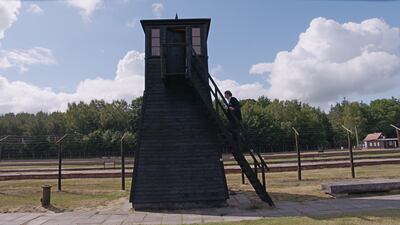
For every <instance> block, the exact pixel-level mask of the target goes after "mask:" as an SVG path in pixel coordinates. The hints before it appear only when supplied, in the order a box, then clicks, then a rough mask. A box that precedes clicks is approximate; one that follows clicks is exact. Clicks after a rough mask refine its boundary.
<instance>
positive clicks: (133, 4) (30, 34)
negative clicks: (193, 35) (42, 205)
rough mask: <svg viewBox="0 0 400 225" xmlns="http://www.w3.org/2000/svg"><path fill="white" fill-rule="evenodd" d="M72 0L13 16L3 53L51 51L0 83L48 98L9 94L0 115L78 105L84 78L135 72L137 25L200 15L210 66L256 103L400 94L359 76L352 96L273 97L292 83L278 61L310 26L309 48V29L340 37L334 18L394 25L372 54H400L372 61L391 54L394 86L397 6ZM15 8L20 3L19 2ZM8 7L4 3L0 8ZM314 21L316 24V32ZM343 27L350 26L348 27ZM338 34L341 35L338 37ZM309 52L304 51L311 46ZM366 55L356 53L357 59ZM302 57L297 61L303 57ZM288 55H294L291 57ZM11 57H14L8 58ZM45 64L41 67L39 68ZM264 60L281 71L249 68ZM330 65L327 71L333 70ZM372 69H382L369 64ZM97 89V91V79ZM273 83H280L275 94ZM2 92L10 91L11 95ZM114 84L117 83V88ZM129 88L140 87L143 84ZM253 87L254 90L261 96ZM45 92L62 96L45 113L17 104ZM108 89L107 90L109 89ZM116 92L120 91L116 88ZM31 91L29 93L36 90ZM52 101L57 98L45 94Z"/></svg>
mask: <svg viewBox="0 0 400 225" xmlns="http://www.w3.org/2000/svg"><path fill="white" fill-rule="evenodd" d="M1 1H3V3H0V8H1V7H4V8H7V7H8V8H10V6H9V5H7V3H6V2H12V1H13V0H1ZM71 1H72V3H71ZM73 1H76V0H65V1H62V0H58V1H22V3H21V5H20V6H19V7H17V9H16V10H14V12H15V15H16V18H15V19H14V20H12V19H11V20H10V21H12V22H10V25H9V26H5V27H3V30H4V32H5V34H4V37H3V38H2V39H0V43H1V45H0V51H3V55H7V54H8V53H9V52H13V51H14V52H15V51H19V52H25V51H28V50H29V49H34V48H36V47H38V48H43V49H46V51H47V50H48V51H49V52H47V53H45V54H44V53H43V52H42V53H40V54H41V56H43V54H44V55H45V57H39V59H37V60H36V61H35V62H32V63H29V64H28V63H25V64H24V65H22V66H21V64H18V63H17V62H16V63H14V65H13V66H10V65H9V66H1V63H0V78H1V77H3V82H7V85H8V87H9V89H10V90H18V88H21V87H16V86H17V85H18V84H17V82H23V84H24V85H26V87H28V88H25V89H30V88H32V90H33V91H38V92H40V91H42V93H41V94H37V93H34V94H32V95H34V96H36V95H37V97H35V98H32V99H24V98H22V97H20V96H18V98H17V97H16V98H15V99H14V100H13V101H11V100H10V98H13V97H15V96H14V95H18V93H12V94H10V91H7V93H8V95H9V96H8V97H7V99H8V100H10V101H8V100H7V99H1V97H0V113H4V112H7V111H14V112H18V111H37V110H44V111H54V110H63V109H65V101H71V99H72V100H88V99H89V97H87V96H85V97H79V96H78V97H77V96H75V97H74V98H72V97H65V96H68V95H73V94H74V93H76V92H77V89H79V87H78V86H79V84H82V82H84V81H85V80H90V81H92V80H95V79H96V78H99V79H103V80H110V81H112V80H115V79H117V78H116V77H118V76H119V75H118V71H117V66H118V64H119V63H120V65H121V67H118V68H121V70H122V68H123V67H124V66H126V67H127V68H128V67H129V66H130V65H129V62H132V60H129V59H130V58H129V57H128V53H129V52H131V53H132V51H134V53H135V54H130V56H131V57H134V56H133V55H136V56H138V58H140V57H142V56H140V53H142V52H143V51H144V50H143V48H144V35H143V31H142V29H141V27H140V24H139V22H138V21H139V20H140V19H152V18H158V17H161V18H173V17H174V16H175V13H178V15H179V17H180V18H197V17H200V18H211V19H212V22H211V31H210V35H209V46H208V47H209V64H210V66H211V68H212V71H213V75H214V76H215V77H216V79H217V80H218V81H219V82H220V85H221V86H222V87H223V88H230V89H233V90H234V91H235V90H237V91H236V93H238V96H239V97H240V98H247V97H251V98H255V97H257V95H261V94H265V95H271V96H272V97H280V96H282V99H292V98H295V97H293V96H299V99H300V100H302V101H305V102H310V103H311V104H313V105H317V106H321V107H323V108H326V107H327V105H329V104H331V103H332V102H335V101H340V100H341V98H343V97H347V98H350V99H354V100H364V101H369V100H371V99H374V98H377V97H391V96H392V95H393V96H395V97H400V96H399V95H398V94H397V93H399V92H398V91H399V90H398V89H397V88H396V87H393V86H390V85H389V84H387V85H386V86H385V83H383V84H381V85H380V86H379V87H368V88H365V89H363V88H361V89H359V90H358V89H357V87H358V86H359V85H362V84H361V83H362V82H360V80H355V81H354V83H353V85H355V87H354V88H353V89H354V90H355V91H353V92H352V91H349V90H352V87H348V88H347V89H346V90H343V92H338V93H334V94H332V96H327V97H319V96H321V95H325V93H322V94H321V93H320V92H318V91H316V92H310V93H307V94H305V95H304V96H303V95H301V93H303V92H302V90H301V89H300V90H296V91H297V92H295V91H293V93H292V92H290V93H283V94H280V93H277V91H273V90H274V89H275V90H276V89H282V88H283V89H287V88H289V89H290V87H291V86H287V85H286V86H285V85H282V84H281V83H282V82H285V81H292V80H293V79H294V78H293V77H287V79H283V80H279V79H280V78H279V77H284V76H285V75H282V74H279V71H282V69H279V68H280V67H278V65H280V63H279V62H281V61H282V60H281V61H279V60H277V59H278V58H277V54H278V53H279V52H284V51H288V52H291V51H292V50H293V49H294V48H295V46H296V45H298V44H299V35H300V34H301V33H303V32H306V30H307V29H309V28H311V29H310V35H309V37H308V38H309V39H308V40H309V41H310V42H313V40H314V39H313V38H316V40H317V41H318V40H321V39H320V38H321V37H320V36H321V35H320V36H318V35H312V32H311V31H313V29H315V30H316V32H317V33H318V34H323V33H321V32H322V31H321V30H318V29H320V28H321V27H325V28H323V29H326V30H328V31H326V32H334V31H337V30H338V29H339V28H337V26H336V25H334V26H330V25H332V24H331V23H330V22H329V21H334V22H336V23H337V24H338V25H343V24H345V23H349V22H352V23H355V24H361V23H362V22H363V21H367V20H370V19H373V18H376V19H377V20H378V22H377V23H375V22H376V21H375V22H371V23H370V25H368V26H367V27H370V26H378V27H379V26H386V25H387V26H388V30H384V31H382V33H383V34H382V35H381V36H385V37H386V35H385V32H386V33H387V32H389V33H390V35H392V36H393V38H392V39H389V40H388V42H390V43H391V45H392V46H391V47H388V48H385V47H382V48H383V50H382V49H378V50H374V52H381V51H383V52H386V53H388V54H389V55H390V56H394V58H393V57H392V58H391V57H386V56H387V55H385V56H377V55H375V56H374V57H379V59H381V58H382V59H386V58H387V60H389V61H390V62H388V64H390V63H391V64H390V65H392V66H393V68H390V72H388V75H387V77H386V81H387V83H391V82H389V81H390V80H392V81H395V80H396V81H397V79H399V76H400V72H399V71H400V70H399V68H398V66H399V65H398V57H399V55H400V54H399V51H400V50H399V46H398V44H397V40H398V39H397V38H399V39H400V37H399V36H398V33H397V31H398V30H396V29H398V28H399V27H400V13H399V10H400V1H344V0H342V1H333V0H331V1H317V0H314V1H312V0H279V1H278V0H275V1H274V0H271V1H261V0H259V1H238V0H233V1H211V0H203V1H187V0H186V1H184V0H168V1H166V0H164V1H147V0H81V1H85V2H87V4H86V3H85V4H83V5H82V4H80V3H76V2H75V3H74V2H73ZM14 2H19V1H18V0H16V1H14ZM4 3H5V5H3V6H1V4H4ZM91 4H92V5H91ZM33 5H34V6H33ZM90 7H92V8H90ZM85 10H86V11H85ZM2 13H3V14H4V12H2V11H0V16H1V14H2ZM6 16H7V15H6ZM319 17H322V18H325V19H326V20H317V19H316V18H319ZM313 20H315V26H314V27H312V26H310V23H311V21H313ZM0 24H1V23H0ZM371 24H372V25H371ZM364 28H365V26H364ZM364 28H363V29H364ZM0 29H1V25H0ZM321 29H322V28H321ZM340 29H341V28H340ZM343 29H347V28H346V26H344V28H343ZM368 29H369V28H368ZM0 31H1V30H0ZM392 31H393V32H392ZM324 32H325V31H324ZM340 32H342V31H338V33H339V34H340ZM351 32H353V33H354V32H355V34H357V32H358V31H355V30H351ZM342 33H343V32H342ZM349 35H350V34H349ZM360 35H361V34H360ZM371 35H373V34H371ZM322 36H323V35H322ZM332 36H333V37H336V35H335V34H333V35H332ZM374 37H375V36H374ZM374 37H372V38H367V39H366V40H367V41H366V42H368V41H370V42H371V43H364V45H363V46H361V47H360V48H363V49H364V47H365V46H373V45H376V46H378V45H380V44H378V42H379V43H381V41H377V39H376V38H374ZM329 40H330V39H329ZM340 41H343V38H338V39H334V38H332V40H330V41H329V43H331V44H332V46H334V45H336V44H337V45H342V44H343V43H339V42H340ZM299 46H300V45H299ZM307 46H309V45H307ZM380 46H381V45H380ZM300 47H301V46H300ZM305 48H306V49H307V47H305ZM388 49H389V50H388ZM36 50H37V49H36ZM310 51H311V52H313V53H315V54H316V55H318V54H319V52H318V51H319V50H315V51H316V52H314V50H310ZM368 51H369V50H368ZM25 53H26V52H25ZM325 53H326V52H323V53H321V54H325ZM328 53H329V51H328ZM328 53H326V54H328ZM296 54H297V53H296ZM329 54H335V55H331V56H330V57H333V58H335V59H336V58H337V57H342V56H343V54H341V53H340V52H339V53H338V52H335V53H329ZM361 55H363V54H362V53H360V55H357V54H356V55H353V58H356V57H358V56H361ZM301 56H304V55H301ZM0 57H1V56H0ZM3 57H6V56H3ZM296 57H297V58H298V57H300V56H299V55H297V56H296ZM343 57H344V56H343ZM371 57H372V56H371ZM385 57H386V58H385ZM396 57H397V58H396ZM289 58H290V59H292V58H293V57H289ZM8 59H9V60H10V58H8ZM330 59H331V58H330ZM0 60H1V58H0ZM40 60H44V61H43V62H40ZM139 60H140V59H139ZM285 60H288V59H284V61H285ZM331 61H332V60H331ZM339 61H340V60H339ZM274 62H275V63H274ZM285 62H288V63H287V67H288V68H286V69H290V68H296V67H295V66H293V67H292V66H291V65H290V63H289V61H285ZM318 62H321V61H319V60H317V61H315V62H314V65H315V67H318V71H320V73H323V71H324V69H321V68H319V67H320V66H321V65H322V63H318ZM324 62H325V61H324ZM340 62H342V61H340ZM386 62H387V61H385V60H383V63H385V64H386ZM258 63H274V65H276V67H274V69H270V68H269V69H268V68H267V69H265V68H264V69H262V71H261V72H260V71H258V72H251V73H250V69H251V68H252V66H253V65H256V64H258ZM292 63H295V62H292ZM135 65H136V64H135ZM293 65H294V64H293ZM357 65H358V64H357ZM368 65H369V64H368ZM309 66H310V65H309ZM330 66H332V65H330ZM310 67H311V68H307V71H314V72H315V71H316V70H317V69H316V68H312V67H313V66H312V65H311V66H310ZM328 67H329V65H327V68H328ZM376 67H378V66H376ZM140 68H142V67H140V66H137V65H136V66H133V67H132V68H131V70H132V71H131V72H132V73H135V75H137V76H140V75H142V73H141V71H140ZM285 71H287V70H285ZM304 71H305V70H302V69H298V70H296V69H293V70H290V73H293V74H299V75H298V76H299V77H300V78H301V76H302V74H304V76H307V75H305V73H304ZM329 71H330V72H332V69H329ZM346 71H347V70H346ZM351 71H353V70H351ZM369 71H375V70H374V68H372V69H371V68H370V69H369ZM381 72H382V73H386V71H380V70H379V69H378V70H377V71H375V74H371V75H369V76H366V77H365V79H371V78H372V79H374V78H376V79H380V77H379V76H381V75H379V74H380V73H381ZM335 73H337V75H338V76H347V77H351V76H352V73H350V72H346V74H343V73H345V72H343V71H337V72H332V76H336V74H335ZM378 73H379V74H378ZM377 74H378V75H377ZM300 78H298V79H300ZM314 78H315V79H316V80H319V81H320V82H323V83H324V82H325V81H326V82H329V81H331V80H329V79H328V80H324V79H323V77H322V78H321V77H318V73H316V74H315V75H313V76H312V79H314ZM301 79H302V81H304V80H307V79H311V78H308V77H302V78H301ZM105 82H106V81H105ZM135 82H141V80H140V79H136V80H135ZM287 83H290V82H287ZM298 83H299V82H298ZM92 84H94V85H96V83H92ZM278 84H280V86H279V85H278ZM246 85H247V86H246ZM253 85H255V86H253ZM274 85H275V87H273V88H271V86H274ZM313 85H314V86H315V85H316V84H315V83H314V84H307V85H305V86H304V88H305V87H307V88H311V89H312V88H313V87H314V86H313ZM4 86H5V85H3V92H5V91H6V89H5V88H4ZM83 86H85V85H83ZM116 86H117V87H118V85H116ZM342 86H343V85H342ZM129 87H131V88H134V89H135V88H136V89H140V85H132V86H129ZM129 87H128V88H129ZM254 87H256V88H254ZM82 88H83V87H82ZM332 88H335V87H332ZM336 88H337V87H336ZM1 89H2V86H1V85H0V93H1V91H2V90H1ZM255 89H256V91H254V90H255ZM317 89H318V88H317ZM327 89H329V88H327ZM339 89H340V88H339ZM43 90H47V91H49V92H50V93H51V95H54V96H56V97H55V98H57V100H56V101H55V102H54V103H52V104H50V105H46V104H44V105H42V106H39V107H30V106H26V107H25V106H24V105H23V104H22V103H16V102H21V101H22V102H30V101H34V102H35V101H40V100H41V99H40V96H43V95H46V93H47V92H43ZM101 90H102V91H103V92H104V90H105V89H101ZM329 90H330V89H329ZM106 91H108V90H106ZM109 91H110V92H113V90H109ZM141 91H142V90H136V91H132V93H134V94H132V95H129V94H126V93H123V94H115V95H112V96H111V97H110V96H107V98H106V99H111V98H117V97H122V98H128V99H129V98H132V97H136V95H140V94H139V93H141ZM282 91H283V90H282ZM368 91H370V92H368ZM24 93H25V95H29V92H24ZM64 95H65V96H64ZM77 95H79V94H77ZM94 95H95V94H94ZM313 95H318V96H313ZM327 95H329V93H328V94H327ZM4 96H5V95H4ZM46 100H47V101H52V100H51V99H47V98H46ZM62 105H63V106H62Z"/></svg>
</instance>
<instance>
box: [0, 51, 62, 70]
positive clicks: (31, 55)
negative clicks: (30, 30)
mask: <svg viewBox="0 0 400 225" xmlns="http://www.w3.org/2000/svg"><path fill="white" fill-rule="evenodd" d="M55 63H56V60H55V59H54V57H53V53H52V51H51V50H50V49H47V48H42V47H34V48H31V49H28V50H11V51H10V50H0V68H3V69H4V68H10V67H19V68H20V70H21V72H25V71H27V70H28V66H30V65H37V64H42V65H49V64H55Z"/></svg>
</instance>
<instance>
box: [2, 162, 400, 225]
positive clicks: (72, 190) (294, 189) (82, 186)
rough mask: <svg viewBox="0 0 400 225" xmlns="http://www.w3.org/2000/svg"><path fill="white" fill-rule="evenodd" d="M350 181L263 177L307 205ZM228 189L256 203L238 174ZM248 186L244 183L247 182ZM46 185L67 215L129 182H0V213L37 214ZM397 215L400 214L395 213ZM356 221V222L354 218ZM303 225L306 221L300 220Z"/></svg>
mask: <svg viewBox="0 0 400 225" xmlns="http://www.w3.org/2000/svg"><path fill="white" fill-rule="evenodd" d="M399 171H400V165H380V166H367V167H358V168H356V177H357V178H399V177H400V174H399ZM344 179H351V173H350V169H349V168H334V169H320V170H305V171H303V180H302V181H298V180H297V172H280V173H270V174H267V189H268V191H269V193H270V194H271V196H272V198H273V199H274V200H275V201H276V202H279V201H307V200H317V199H328V198H331V197H330V196H329V195H326V194H325V193H324V192H322V191H321V190H320V185H321V183H323V182H332V181H337V180H344ZM227 181H228V186H229V189H230V190H231V191H233V192H242V193H245V194H246V195H249V197H250V198H254V199H255V200H257V196H256V195H255V192H254V190H253V188H252V187H251V185H249V184H245V185H242V184H241V176H240V174H228V175H227ZM247 183H248V182H247ZM44 184H50V185H52V186H53V188H52V204H53V206H54V209H53V210H54V211H71V210H74V209H77V208H86V209H87V208H95V207H98V206H106V205H107V204H109V203H110V202H112V201H117V200H119V199H121V198H126V199H127V197H128V196H129V190H130V179H127V183H126V189H127V191H120V179H118V178H105V179H95V178H90V179H66V180H63V191H62V192H58V191H57V181H56V180H19V181H0V203H1V204H0V212H24V211H25V212H26V211H30V212H32V211H41V210H43V209H42V208H41V207H40V198H41V194H42V189H41V186H42V185H44ZM399 214H400V213H399ZM355 219H356V218H355ZM304 220H305V221H306V220H307V218H304ZM399 224H400V222H399Z"/></svg>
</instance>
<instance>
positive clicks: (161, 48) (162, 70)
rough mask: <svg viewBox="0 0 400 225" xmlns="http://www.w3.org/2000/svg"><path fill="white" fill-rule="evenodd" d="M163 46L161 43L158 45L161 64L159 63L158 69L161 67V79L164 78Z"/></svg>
mask: <svg viewBox="0 0 400 225" xmlns="http://www.w3.org/2000/svg"><path fill="white" fill-rule="evenodd" d="M164 48H165V46H164V45H163V44H161V47H160V64H161V65H160V69H161V79H164V78H165V65H164V63H165V62H164V61H165V59H164Z"/></svg>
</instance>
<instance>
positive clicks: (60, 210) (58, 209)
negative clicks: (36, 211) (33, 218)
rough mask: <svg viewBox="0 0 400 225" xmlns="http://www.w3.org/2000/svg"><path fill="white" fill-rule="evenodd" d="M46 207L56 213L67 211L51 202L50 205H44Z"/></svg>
mask: <svg viewBox="0 0 400 225" xmlns="http://www.w3.org/2000/svg"><path fill="white" fill-rule="evenodd" d="M44 208H45V209H48V210H50V211H52V212H55V213H62V212H65V211H66V210H65V209H60V208H57V207H55V206H54V205H52V204H50V205H49V206H47V207H44Z"/></svg>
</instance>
